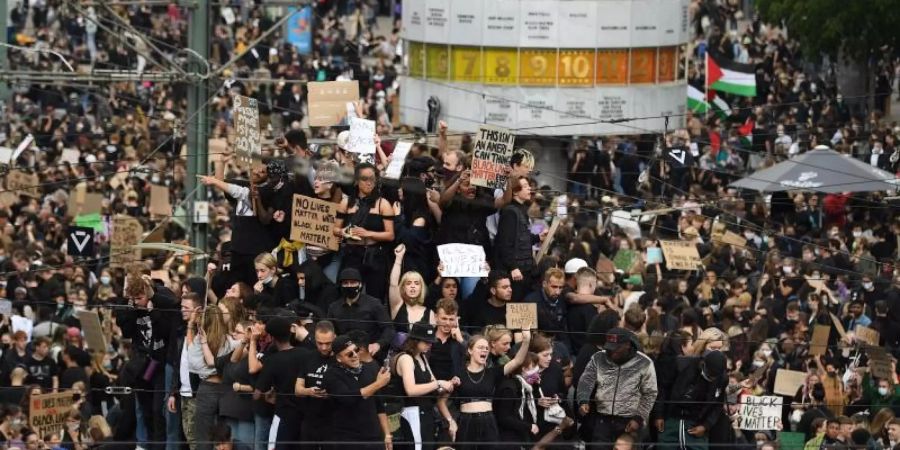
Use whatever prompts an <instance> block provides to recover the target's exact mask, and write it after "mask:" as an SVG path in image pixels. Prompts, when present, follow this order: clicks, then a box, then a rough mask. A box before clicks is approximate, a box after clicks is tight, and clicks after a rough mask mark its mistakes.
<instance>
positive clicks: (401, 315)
mask: <svg viewBox="0 0 900 450" xmlns="http://www.w3.org/2000/svg"><path fill="white" fill-rule="evenodd" d="M394 254H395V255H396V258H395V259H394V267H393V268H392V269H391V285H390V288H389V289H388V303H389V304H390V307H391V319H392V320H393V321H394V328H396V330H397V331H398V332H401V333H407V332H409V330H410V329H411V328H412V324H414V323H416V322H424V323H430V324H432V325H434V324H435V319H434V313H433V312H432V311H431V310H430V309H428V308H427V307H426V306H425V294H426V289H425V280H424V279H423V278H422V275H420V274H419V272H406V273H404V274H403V276H402V277H401V276H400V267H401V266H402V265H403V256H404V255H405V254H406V247H405V246H404V245H402V244H401V245H399V246H397V248H396V249H395V250H394Z"/></svg>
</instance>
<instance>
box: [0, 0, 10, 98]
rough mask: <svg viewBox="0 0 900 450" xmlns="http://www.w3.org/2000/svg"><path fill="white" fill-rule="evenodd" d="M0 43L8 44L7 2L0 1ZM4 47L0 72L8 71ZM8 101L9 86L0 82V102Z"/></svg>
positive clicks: (0, 50)
mask: <svg viewBox="0 0 900 450" xmlns="http://www.w3.org/2000/svg"><path fill="white" fill-rule="evenodd" d="M0 33H2V34H3V35H2V36H0V42H2V43H4V44H8V43H9V42H7V38H8V37H9V0H0ZM8 51H9V50H8V49H7V48H6V47H3V48H0V71H5V70H7V69H9V63H8V62H7V60H6V52H8ZM7 100H9V85H7V84H6V83H3V82H0V102H3V103H6V101H7Z"/></svg>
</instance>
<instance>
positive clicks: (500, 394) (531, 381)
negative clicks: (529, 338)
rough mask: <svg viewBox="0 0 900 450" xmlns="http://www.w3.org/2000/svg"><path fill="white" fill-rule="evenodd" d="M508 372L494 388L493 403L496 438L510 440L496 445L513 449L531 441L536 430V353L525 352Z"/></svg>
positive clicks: (537, 366)
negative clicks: (514, 368) (515, 365)
mask: <svg viewBox="0 0 900 450" xmlns="http://www.w3.org/2000/svg"><path fill="white" fill-rule="evenodd" d="M510 375H511V376H510V377H509V378H506V379H504V380H503V381H502V382H501V383H500V386H499V387H498V388H497V392H496V394H495V397H494V402H493V403H494V405H493V407H494V416H495V417H496V418H497V429H498V430H499V432H500V441H501V442H509V443H510V444H509V445H500V446H498V448H501V449H509V450H513V449H521V448H522V446H521V443H524V442H534V441H535V440H537V436H538V433H539V432H540V428H539V427H538V425H537V419H538V416H537V414H538V413H537V404H536V402H535V398H536V395H537V396H539V395H538V389H539V388H540V383H541V373H540V366H539V365H538V356H537V355H536V354H534V353H528V355H527V357H526V358H525V363H524V364H522V365H521V366H520V367H519V368H518V369H517V370H515V371H513V372H512V373H511V374H510ZM512 443H516V444H512Z"/></svg>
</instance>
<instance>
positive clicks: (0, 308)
mask: <svg viewBox="0 0 900 450" xmlns="http://www.w3.org/2000/svg"><path fill="white" fill-rule="evenodd" d="M0 315H3V316H6V317H9V316H11V315H12V302H11V301H9V300H7V299H5V298H4V299H0Z"/></svg>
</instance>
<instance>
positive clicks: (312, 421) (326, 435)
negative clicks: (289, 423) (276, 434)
mask: <svg viewBox="0 0 900 450" xmlns="http://www.w3.org/2000/svg"><path fill="white" fill-rule="evenodd" d="M316 419H318V417H314V416H310V415H309V413H307V416H306V417H305V418H304V419H303V424H302V425H301V426H300V440H301V441H303V442H304V444H303V448H305V449H317V450H325V449H328V448H333V446H329V445H326V444H323V442H329V441H331V440H332V439H334V433H333V432H332V430H331V417H329V416H328V414H325V415H324V417H323V418H322V420H316ZM279 431H280V429H279ZM306 442H313V443H312V444H306Z"/></svg>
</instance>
